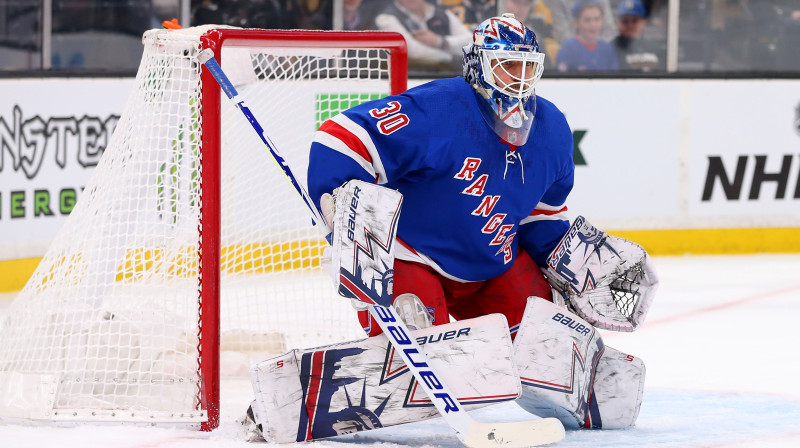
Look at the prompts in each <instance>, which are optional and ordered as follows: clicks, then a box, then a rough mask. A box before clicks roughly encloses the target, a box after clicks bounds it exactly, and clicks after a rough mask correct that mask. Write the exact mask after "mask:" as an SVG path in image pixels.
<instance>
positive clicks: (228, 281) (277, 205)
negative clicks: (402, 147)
mask: <svg viewBox="0 0 800 448" xmlns="http://www.w3.org/2000/svg"><path fill="white" fill-rule="evenodd" d="M205 31H206V30H195V29H190V30H184V31H180V32H176V31H167V30H154V31H150V32H148V33H146V34H145V36H144V38H143V41H144V45H145V51H144V56H143V59H142V63H141V66H140V68H139V71H138V74H137V77H136V86H135V89H134V91H133V92H132V94H131V96H130V98H129V100H128V103H127V104H126V107H125V110H124V112H123V114H122V116H121V118H120V120H119V123H118V125H117V128H116V131H115V133H114V135H113V137H112V139H111V141H110V143H109V146H108V148H106V150H105V153H104V155H103V158H102V160H101V162H100V164H99V165H98V166H97V168H96V169H95V171H94V173H93V175H92V178H91V180H90V181H89V183H88V184H87V186H86V188H85V191H84V194H83V195H82V197H81V200H80V201H79V203H78V204H77V206H76V207H75V209H74V211H73V212H72V214H71V215H70V217H69V219H68V220H67V222H66V224H65V225H64V227H63V229H62V231H61V232H60V233H59V235H58V237H57V238H56V240H55V241H54V242H53V244H52V246H51V247H50V249H49V250H48V252H47V254H46V255H45V257H44V258H43V260H42V262H41V264H40V265H39V267H38V269H37V270H36V272H35V274H34V275H33V277H32V278H31V279H30V281H29V282H28V284H27V285H26V286H25V288H24V289H23V291H21V292H20V294H19V295H18V297H17V298H16V300H15V301H14V302H13V303H12V305H11V306H10V308H9V310H8V312H7V314H6V318H5V319H4V320H3V321H2V323H0V417H5V418H33V419H47V420H87V419H88V420H133V421H154V422H156V421H158V422H163V421H181V422H183V421H188V422H202V421H206V420H208V419H209V415H208V412H207V411H206V408H207V407H208V406H212V407H213V406H214V404H213V403H209V402H208V400H213V397H212V398H210V399H209V397H208V396H207V395H206V394H207V391H206V390H205V389H206V386H207V385H208V384H209V381H210V379H209V378H208V377H207V376H208V373H207V372H213V371H214V369H215V368H219V367H221V369H222V371H223V374H226V373H246V368H247V363H249V362H251V361H254V360H258V359H259V357H264V356H268V355H270V354H275V353H278V352H281V351H284V350H287V349H289V348H295V347H309V346H315V345H321V344H326V343H332V342H337V341H343V340H349V339H355V338H359V337H363V332H362V331H361V330H360V328H359V325H358V323H357V319H356V318H355V315H354V312H353V311H352V308H351V307H350V304H349V302H348V301H347V300H344V299H341V298H339V297H338V296H337V295H336V294H335V292H334V291H333V288H332V285H331V282H330V280H329V279H328V278H327V276H326V275H325V274H324V272H323V270H322V269H321V267H320V265H319V259H320V255H321V251H322V248H323V247H324V245H325V242H324V241H323V240H322V239H321V238H320V235H319V233H318V231H317V230H316V229H314V228H313V227H312V226H311V220H310V218H309V215H308V212H307V210H306V209H305V206H304V204H303V203H302V202H301V200H300V199H299V198H298V197H297V196H296V194H295V192H294V191H293V190H292V189H291V187H290V186H289V185H288V184H287V183H286V181H285V179H284V178H283V175H282V173H281V172H280V171H279V170H278V168H277V167H276V166H275V164H274V162H272V160H271V159H270V157H269V156H268V154H267V152H266V150H265V149H264V146H263V144H262V143H261V142H260V140H259V139H258V138H257V137H256V136H255V134H254V133H253V131H252V129H250V128H249V125H248V123H247V122H246V121H244V119H243V118H241V117H240V115H239V112H238V111H237V110H236V109H235V108H234V107H233V106H231V104H230V103H228V102H227V100H224V101H222V100H220V101H221V103H214V102H213V101H209V99H208V98H210V96H209V92H210V91H211V89H215V90H217V92H218V87H217V86H216V85H215V84H212V85H209V84H211V83H208V82H207V81H206V82H205V83H204V81H203V78H202V77H201V68H200V65H199V64H198V62H197V60H196V56H197V53H198V52H199V51H200V49H201V48H202V47H203V46H204V45H207V42H206V41H202V40H201V35H202V34H203V33H204V32H205ZM234 31H235V32H236V33H238V34H236V39H229V41H230V42H234V44H231V45H227V44H226V42H228V41H226V40H224V39H223V38H220V35H221V33H220V32H217V31H212V32H211V33H209V34H206V37H207V38H208V39H209V40H211V39H213V38H215V37H216V38H218V41H215V45H218V46H219V47H220V48H221V50H220V52H221V60H222V67H223V69H224V70H225V71H226V72H227V73H228V75H229V76H230V77H231V79H232V81H233V82H234V84H236V87H237V89H239V91H240V93H242V94H243V95H244V96H245V97H246V98H247V101H248V104H249V105H250V107H251V109H252V110H253V113H254V115H255V116H256V117H257V118H258V120H259V122H260V123H261V124H262V125H263V126H264V128H265V129H266V133H267V134H268V135H269V136H270V138H271V139H272V141H273V142H274V143H275V145H276V147H277V148H278V150H279V151H280V152H281V153H282V154H283V156H284V157H285V158H286V160H287V162H288V163H289V165H290V166H291V168H292V170H293V172H294V174H295V175H296V176H297V177H298V180H299V181H300V182H301V183H303V184H304V183H305V175H306V167H307V163H308V160H307V157H308V148H309V145H310V141H311V139H312V137H313V134H314V132H315V131H316V129H317V127H318V126H319V125H320V124H321V123H322V121H324V120H325V119H327V118H329V117H331V116H333V115H334V114H336V113H338V112H339V111H341V110H344V109H346V108H348V107H351V106H353V105H355V104H358V103H360V102H363V101H366V100H369V99H375V98H379V97H382V96H385V95H387V94H389V93H390V91H391V89H392V87H391V83H392V82H393V81H392V80H393V79H394V78H392V75H391V74H390V70H389V69H390V65H391V64H390V58H389V53H390V52H389V51H388V50H387V49H382V48H380V47H378V46H376V47H375V48H364V46H363V44H360V45H359V46H357V47H356V48H351V47H348V46H347V45H348V44H347V43H346V42H343V43H342V44H341V45H339V46H338V47H337V46H335V45H333V44H332V43H331V41H332V40H333V41H335V40H336V36H335V35H330V34H328V35H325V36H324V37H317V38H318V39H324V42H326V43H325V44H324V45H322V46H324V47H326V48H321V47H318V46H317V45H316V44H315V43H314V41H313V38H314V33H309V32H297V33H296V36H297V39H290V40H288V41H287V42H289V43H288V44H285V45H281V44H280V43H277V44H276V43H275V42H273V40H272V38H267V37H266V36H267V34H268V33H264V32H262V31H255V30H254V31H248V30H234ZM283 33H284V34H285V33H287V32H283ZM289 33H291V32H289ZM209 35H211V37H210V38H209V37H208V36H209ZM306 35H311V38H307V37H304V36H306ZM223 37H224V36H223ZM301 37H302V39H301ZM303 39H309V40H308V41H307V43H306V44H304V45H302V44H298V42H299V41H300V40H303ZM204 42H205V43H204ZM330 47H332V48H330ZM394 76H397V75H396V74H395V75H394ZM402 76H403V77H404V76H405V73H402ZM404 82H405V80H404V79H403V83H404ZM395 88H396V87H395ZM216 110H219V115H217V114H216V112H215V111H216ZM217 117H218V118H217ZM217 129H218V130H219V131H217ZM217 132H219V134H220V140H219V141H220V144H219V145H218V144H216V143H215V138H214V135H215V134H216V133H217ZM217 154H218V155H219V160H220V161H219V171H218V172H217V169H216V164H215V163H214V160H215V159H216V155H217ZM217 182H219V186H220V187H219V188H220V191H221V194H220V197H219V198H216V197H215V195H214V194H210V193H209V191H213V185H215V184H216V183H217ZM217 204H218V205H219V212H215V210H217ZM217 222H219V225H217ZM215 238H218V241H219V251H220V256H219V259H218V260H215V262H209V261H204V259H203V258H202V257H201V255H202V252H203V251H204V250H208V249H207V247H210V246H207V245H208V244H213V242H214V239H215ZM216 264H218V267H217V266H215V265H216ZM216 272H219V281H218V282H210V281H209V280H210V279H214V278H216ZM216 288H219V291H220V292H219V296H220V298H221V308H220V318H219V320H217V319H216V316H214V314H213V313H210V312H209V311H208V308H206V307H205V306H204V303H203V302H204V301H209V300H214V298H215V296H216V292H215V289H216ZM217 325H219V328H220V329H221V346H222V360H223V361H222V363H221V364H222V365H221V366H220V365H219V363H218V362H217V361H216V359H217V357H216V356H212V355H211V353H212V351H213V350H216V348H215V347H213V346H210V344H208V343H207V342H206V341H204V337H207V336H204V335H206V334H207V333H206V332H207V331H208V330H209V329H211V328H214V327H215V326H217ZM230 353H236V354H242V353H244V354H246V355H245V356H244V358H242V357H241V356H238V355H237V356H230V355H229V354H230ZM242 359H244V360H245V362H244V365H240V364H237V363H239V362H240V361H241V360H242ZM261 359H263V358H261ZM209 363H217V365H209ZM229 364H230V365H229ZM215 381H218V378H217V379H216V380H215Z"/></svg>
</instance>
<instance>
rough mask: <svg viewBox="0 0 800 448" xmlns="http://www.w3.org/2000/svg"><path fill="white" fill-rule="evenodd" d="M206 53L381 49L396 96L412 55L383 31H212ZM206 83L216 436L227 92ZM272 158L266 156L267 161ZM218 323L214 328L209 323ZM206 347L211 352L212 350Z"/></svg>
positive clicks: (209, 355) (209, 397)
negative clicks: (386, 54)
mask: <svg viewBox="0 0 800 448" xmlns="http://www.w3.org/2000/svg"><path fill="white" fill-rule="evenodd" d="M200 45H201V50H204V49H207V48H208V49H211V50H212V51H213V52H214V57H215V58H216V59H217V61H219V62H220V63H222V62H223V60H222V49H223V47H247V48H254V47H262V48H267V47H280V48H309V47H314V48H342V47H346V48H350V49H370V48H381V49H385V50H388V51H389V52H390V56H389V74H390V94H392V95H397V94H400V93H402V92H404V91H405V90H406V88H407V73H408V51H407V48H406V42H405V39H404V38H403V36H402V35H401V34H399V33H393V32H383V31H316V30H260V29H211V30H209V31H207V32H205V33H204V34H203V35H202V36H201V37H200ZM200 80H201V86H202V87H201V89H202V90H201V91H202V96H201V103H200V104H201V113H200V116H201V120H202V123H203V127H202V144H201V148H202V149H201V151H202V158H203V175H202V176H203V182H202V184H201V197H202V198H203V200H202V202H201V206H200V214H201V222H202V228H201V229H200V232H199V235H200V254H199V257H198V258H199V263H200V281H199V285H200V297H199V300H200V304H201V305H200V316H201V319H200V347H199V348H198V351H199V357H200V377H201V382H200V386H201V387H200V397H199V398H200V408H201V409H202V410H205V411H206V412H207V415H208V420H207V421H205V422H203V423H201V425H200V429H201V430H203V431H211V430H213V429H214V428H216V427H217V426H218V425H219V417H220V349H219V347H220V341H221V335H220V231H221V221H220V216H221V208H220V206H221V178H220V176H221V154H220V148H221V146H222V142H221V140H222V132H221V131H222V130H221V126H220V124H221V118H222V116H221V110H220V107H221V102H222V95H221V89H220V88H219V87H218V85H217V83H216V81H215V80H214V77H213V76H212V75H211V74H210V73H209V71H208V69H207V68H205V67H203V68H202V73H201V75H200ZM266 156H267V155H266V154H265V157H266ZM209 322H211V323H213V324H212V325H209V324H208V323H209ZM204 347H206V348H208V347H211V349H210V350H206V349H204Z"/></svg>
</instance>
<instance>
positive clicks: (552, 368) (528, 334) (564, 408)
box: [514, 297, 604, 429]
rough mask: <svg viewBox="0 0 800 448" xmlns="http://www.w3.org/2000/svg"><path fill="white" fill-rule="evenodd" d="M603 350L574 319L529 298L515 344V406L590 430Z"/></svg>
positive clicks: (590, 330)
mask: <svg viewBox="0 0 800 448" xmlns="http://www.w3.org/2000/svg"><path fill="white" fill-rule="evenodd" d="M603 350H604V346H603V340H602V338H601V337H600V334H599V333H598V332H597V330H595V329H594V328H593V327H592V326H591V325H589V323H588V322H586V321H585V320H583V319H581V318H580V317H578V316H577V315H575V314H573V313H571V312H569V311H567V310H566V309H565V308H562V307H559V306H558V305H555V304H553V303H552V302H549V301H547V300H545V299H542V298H539V297H531V298H529V299H528V305H527V307H526V308H525V314H524V316H523V317H522V322H520V325H519V330H518V332H517V337H516V339H515V340H514V362H515V363H516V365H517V369H518V370H519V375H520V379H521V380H522V397H521V398H520V399H519V400H518V401H517V403H518V404H519V405H520V406H521V407H522V408H523V409H525V410H527V411H528V412H531V413H533V414H536V415H538V416H540V417H556V418H558V419H559V420H561V422H562V423H563V424H564V427H566V428H572V429H576V428H580V427H584V426H585V425H586V424H587V422H588V423H589V425H590V426H591V409H590V404H591V402H592V400H591V398H592V397H591V395H592V394H591V391H592V382H593V381H594V377H595V373H596V371H597V364H598V361H599V360H600V357H601V356H602V354H603Z"/></svg>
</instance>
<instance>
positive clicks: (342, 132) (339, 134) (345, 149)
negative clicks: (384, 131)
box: [314, 114, 387, 185]
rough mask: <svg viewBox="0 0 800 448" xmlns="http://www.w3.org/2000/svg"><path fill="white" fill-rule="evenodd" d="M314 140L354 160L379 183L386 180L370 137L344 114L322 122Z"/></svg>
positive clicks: (379, 158) (376, 150)
mask: <svg viewBox="0 0 800 448" xmlns="http://www.w3.org/2000/svg"><path fill="white" fill-rule="evenodd" d="M314 141H315V142H317V143H320V144H322V145H325V146H327V147H328V148H331V149H333V150H334V151H337V152H339V153H342V154H344V155H345V156H347V157H350V158H351V159H353V160H354V161H356V163H358V164H359V165H361V167H362V168H364V170H365V171H367V172H368V173H370V175H372V177H373V178H374V179H376V181H377V183H378V184H379V185H380V184H385V183H386V182H387V179H386V171H385V170H384V167H383V162H381V157H380V154H378V149H377V148H376V147H375V143H374V142H373V141H372V137H370V135H369V133H368V132H367V131H366V130H364V128H362V127H361V126H359V125H358V124H356V123H355V122H354V121H353V120H351V119H349V118H348V117H347V116H346V115H344V114H338V115H336V116H335V117H333V118H331V119H330V120H328V121H326V122H325V123H323V124H322V126H320V128H319V130H318V131H317V133H316V134H315V135H314Z"/></svg>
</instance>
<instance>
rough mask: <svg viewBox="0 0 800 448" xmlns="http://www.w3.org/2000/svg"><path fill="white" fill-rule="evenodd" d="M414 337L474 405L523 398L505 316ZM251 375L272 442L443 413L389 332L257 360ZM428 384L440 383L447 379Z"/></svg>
mask: <svg viewBox="0 0 800 448" xmlns="http://www.w3.org/2000/svg"><path fill="white" fill-rule="evenodd" d="M412 337H414V338H416V340H417V342H418V343H419V344H420V345H422V348H423V349H424V351H425V355H427V356H428V357H429V362H430V363H431V365H432V367H434V368H435V369H436V370H437V371H438V372H442V373H441V375H443V376H444V378H442V379H441V382H444V383H446V384H448V386H449V387H450V389H451V390H452V392H453V393H454V394H455V395H456V398H458V399H459V400H460V401H461V403H462V404H464V405H465V407H466V408H467V409H475V408H478V407H482V406H487V405H489V404H493V403H496V402H500V401H509V400H515V399H517V398H518V397H519V395H520V393H521V385H520V380H519V376H518V375H517V372H516V369H515V368H514V363H513V361H512V348H511V338H510V336H509V332H508V323H507V322H506V319H505V317H503V316H502V315H498V314H494V315H489V316H483V317H480V318H476V319H470V320H464V321H459V322H455V323H451V324H446V325H440V326H435V327H430V328H427V329H423V330H418V331H414V332H413V334H412ZM411 359H412V360H413V359H414V358H413V354H411ZM250 376H251V380H252V383H253V390H254V392H255V402H254V403H253V409H254V412H253V415H254V418H255V419H256V420H257V421H256V423H257V424H259V425H261V427H262V430H263V436H264V438H265V439H266V440H267V441H269V442H278V443H290V442H298V441H304V440H312V439H319V438H323V437H331V436H336V435H341V434H348V433H352V432H356V431H364V430H368V429H374V428H381V427H386V426H391V425H397V424H401V423H410V422H414V421H419V420H424V419H428V418H432V417H436V416H438V415H439V413H438V411H437V410H436V408H434V406H433V405H432V403H431V402H430V400H429V399H428V397H427V395H426V394H425V392H424V391H423V390H422V389H421V388H418V387H417V386H416V380H415V379H414V376H413V375H412V374H411V373H410V371H409V370H408V368H407V367H405V364H404V363H403V361H402V359H401V357H400V356H399V354H396V353H395V352H394V348H393V347H392V346H391V344H390V342H389V340H388V338H386V336H384V335H380V336H375V337H372V338H367V339H363V340H360V341H354V342H348V343H342V344H336V345H331V346H327V347H320V348H313V349H307V350H293V351H291V352H289V353H286V354H284V355H282V356H278V357H275V358H272V359H268V360H266V361H263V362H260V363H258V364H256V365H255V366H253V368H252V369H251V371H250ZM426 382H427V383H428V385H429V386H431V387H432V388H435V385H436V384H438V382H439V379H438V378H436V377H427V379H426Z"/></svg>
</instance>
